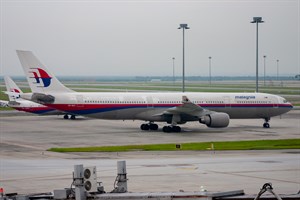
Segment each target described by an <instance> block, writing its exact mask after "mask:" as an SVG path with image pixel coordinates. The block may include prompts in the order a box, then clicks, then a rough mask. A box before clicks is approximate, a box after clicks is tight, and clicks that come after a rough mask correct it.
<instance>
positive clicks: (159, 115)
mask: <svg viewBox="0 0 300 200" xmlns="http://www.w3.org/2000/svg"><path fill="white" fill-rule="evenodd" d="M17 55H18V57H19V60H20V63H21V65H22V67H23V69H24V72H25V74H26V77H27V80H28V83H29V86H30V88H31V90H32V93H31V94H23V95H21V97H23V98H25V99H28V100H31V101H34V102H38V103H41V104H43V105H46V106H49V107H52V108H54V109H57V110H61V111H64V112H67V113H72V114H75V115H82V116H86V117H91V118H98V119H111V120H142V121H146V122H147V123H143V124H141V126H140V128H141V130H158V128H159V127H158V125H157V124H156V123H155V122H166V123H167V124H169V125H167V126H164V127H163V128H162V131H163V132H180V131H181V127H180V126H178V125H180V124H184V123H186V122H190V121H198V122H200V123H202V124H205V125H207V126H208V127H211V128H223V127H227V126H228V125H229V122H230V119H257V118H261V119H264V121H265V122H264V124H263V127H264V128H269V127H270V124H269V120H270V119H271V117H274V116H278V115H282V114H284V113H286V112H288V111H290V110H291V109H292V108H293V106H292V104H291V103H289V102H288V101H286V99H284V98H282V97H280V96H277V95H272V94H265V93H209V92H184V93H183V92H169V93H168V92H147V93H144V92H74V91H73V90H70V89H69V88H67V87H65V86H64V85H63V84H62V83H61V82H60V81H59V80H58V79H57V78H56V77H55V76H54V75H53V74H52V73H51V72H50V71H49V70H48V69H47V68H46V66H45V65H43V64H42V63H41V62H40V61H39V60H38V58H36V57H35V55H34V54H33V53H32V52H31V51H21V50H17Z"/></svg>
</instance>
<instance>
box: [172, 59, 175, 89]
mask: <svg viewBox="0 0 300 200" xmlns="http://www.w3.org/2000/svg"><path fill="white" fill-rule="evenodd" d="M172 59H173V85H174V86H175V58H174V57H173V58H172Z"/></svg>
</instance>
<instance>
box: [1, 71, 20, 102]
mask: <svg viewBox="0 0 300 200" xmlns="http://www.w3.org/2000/svg"><path fill="white" fill-rule="evenodd" d="M4 81H5V85H6V91H7V92H6V94H7V95H8V98H9V101H16V100H17V99H18V98H20V94H22V93H23V92H22V90H21V89H20V88H19V87H18V86H17V85H16V83H15V82H14V81H13V80H12V79H11V78H10V77H9V76H4Z"/></svg>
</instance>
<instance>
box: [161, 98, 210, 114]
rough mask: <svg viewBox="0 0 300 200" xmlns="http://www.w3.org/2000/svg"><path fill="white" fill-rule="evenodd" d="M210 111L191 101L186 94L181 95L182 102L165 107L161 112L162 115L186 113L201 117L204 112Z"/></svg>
mask: <svg viewBox="0 0 300 200" xmlns="http://www.w3.org/2000/svg"><path fill="white" fill-rule="evenodd" d="M209 113H212V111H209V110H206V109H204V108H202V107H201V106H198V105H197V104H194V103H192V102H191V101H190V100H189V99H188V98H187V97H186V96H182V104H181V105H179V106H175V107H172V108H169V109H167V110H166V111H165V112H163V113H162V114H163V115H180V114H186V115H191V116H195V117H201V116H203V115H205V114H209Z"/></svg>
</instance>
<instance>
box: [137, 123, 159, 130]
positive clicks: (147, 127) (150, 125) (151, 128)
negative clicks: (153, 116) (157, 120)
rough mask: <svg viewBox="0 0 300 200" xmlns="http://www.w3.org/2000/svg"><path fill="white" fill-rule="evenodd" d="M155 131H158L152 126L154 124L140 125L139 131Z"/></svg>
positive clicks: (156, 126) (156, 127) (154, 125)
mask: <svg viewBox="0 0 300 200" xmlns="http://www.w3.org/2000/svg"><path fill="white" fill-rule="evenodd" d="M157 129H158V125H157V124H154V123H149V124H142V125H141V130H143V131H148V130H152V131H156V130H157Z"/></svg>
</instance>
